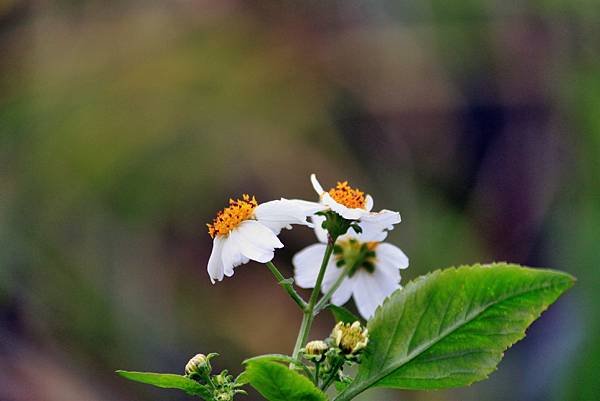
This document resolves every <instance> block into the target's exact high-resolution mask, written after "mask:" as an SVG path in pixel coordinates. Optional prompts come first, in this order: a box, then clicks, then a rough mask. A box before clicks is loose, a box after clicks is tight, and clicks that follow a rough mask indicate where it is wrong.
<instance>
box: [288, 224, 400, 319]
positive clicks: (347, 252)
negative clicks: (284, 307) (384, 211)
mask: <svg viewBox="0 0 600 401" xmlns="http://www.w3.org/2000/svg"><path fill="white" fill-rule="evenodd" d="M315 223H316V222H315ZM315 232H316V234H317V237H318V238H319V240H320V241H321V243H318V244H313V245H310V246H308V247H306V248H304V249H303V250H301V251H300V252H298V253H297V254H296V255H294V258H293V259H292V264H293V265H294V276H295V277H294V281H295V283H296V284H297V285H298V286H299V287H302V288H313V287H314V286H315V282H316V279H317V275H318V274H319V267H320V264H321V261H322V260H323V256H324V255H325V249H326V247H327V246H326V242H327V237H326V233H325V230H323V229H322V228H320V226H319V225H318V224H315ZM378 238H381V235H380V234H377V233H375V232H371V233H370V234H369V233H362V234H361V235H360V236H357V235H355V234H352V233H348V234H346V235H344V236H342V237H340V238H339V239H338V240H337V241H336V244H335V248H334V252H333V254H332V255H331V258H330V259H329V261H328V265H327V268H326V271H325V276H324V278H323V283H322V286H321V291H322V292H323V294H326V293H327V292H328V291H329V290H330V289H331V288H332V287H333V286H334V284H335V283H336V282H337V281H338V279H339V278H340V276H341V275H342V274H347V277H346V278H344V279H343V281H342V282H341V284H340V286H339V287H338V288H337V290H335V292H334V293H333V295H332V296H331V302H332V303H333V304H334V305H338V306H341V305H343V304H345V303H346V302H348V300H349V299H350V297H354V302H355V303H356V307H357V308H358V311H359V313H360V314H361V315H362V316H363V317H364V318H365V319H369V318H371V316H373V313H375V309H377V306H379V305H381V303H382V302H383V300H384V299H385V298H386V297H387V296H389V295H390V294H391V293H393V292H394V291H395V290H397V289H398V288H400V287H401V286H400V269H406V268H407V267H408V264H409V262H408V257H407V256H406V255H405V254H404V252H402V250H401V249H400V248H398V247H397V246H395V245H392V244H388V243H383V242H380V241H379V240H378Z"/></svg>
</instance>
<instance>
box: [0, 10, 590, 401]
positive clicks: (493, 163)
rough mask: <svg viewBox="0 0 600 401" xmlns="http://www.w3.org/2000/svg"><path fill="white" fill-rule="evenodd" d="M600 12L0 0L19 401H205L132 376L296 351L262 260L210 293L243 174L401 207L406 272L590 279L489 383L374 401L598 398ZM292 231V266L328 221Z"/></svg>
mask: <svg viewBox="0 0 600 401" xmlns="http://www.w3.org/2000/svg"><path fill="white" fill-rule="evenodd" d="M598 21H600V7H598V3H597V1H596V0H589V1H586V0H580V1H566V0H537V1H534V0H527V1H521V2H514V3H513V2H504V1H500V0H497V1H475V0H465V1H457V2H447V1H440V0H420V1H413V0H409V1H393V0H387V1H386V0H373V1H360V2H359V1H341V0H339V1H333V0H332V1H325V2H320V1H305V2H295V1H236V0H224V1H219V0H204V1H186V0H178V1H169V2H161V1H132V0H127V1H75V0H69V1H67V0H62V1H56V2H50V1H40V0H37V1H36V0H29V1H27V0H0V400H2V401H25V400H27V401H30V400H48V401H75V400H77V401H81V400H85V401H96V400H98V401H100V400H102V401H104V400H132V399H135V400H160V399H162V400H187V399H188V398H186V397H185V396H181V395H179V394H178V393H172V392H169V391H161V390H155V389H152V388H148V387H145V386H143V385H139V384H135V383H131V382H126V381H125V380H123V379H121V378H119V377H117V376H115V375H114V374H113V371H114V370H115V369H119V368H121V369H130V370H151V371H163V372H168V371H172V372H180V371H182V370H183V366H184V365H185V363H186V361H187V360H188V358H189V357H191V356H192V355H193V354H195V353H197V352H204V353H207V352H219V353H221V354H222V356H221V357H220V358H219V359H217V360H216V363H215V364H216V366H217V368H219V369H222V368H229V369H231V370H232V371H233V372H235V373H237V372H239V371H240V362H241V361H242V360H243V359H244V358H247V357H249V356H253V355H257V354H261V353H269V352H282V353H289V352H290V351H291V347H292V345H293V342H294V339H295V335H296V332H297V329H298V325H299V321H300V316H299V314H298V312H297V311H296V310H295V305H294V304H293V303H292V302H291V301H290V300H289V299H288V298H287V296H286V295H285V294H284V293H283V291H281V290H280V289H279V288H278V287H277V286H276V285H275V284H274V281H273V279H272V277H271V276H270V274H269V272H268V271H267V269H266V268H264V266H261V265H259V264H255V263H252V264H248V265H245V266H243V267H240V268H238V269H237V270H236V275H235V277H234V278H233V279H228V280H225V281H223V282H221V283H218V284H216V285H214V286H213V285H211V284H210V281H209V279H208V276H207V273H206V264H207V260H208V256H209V254H210V249H211V240H210V237H209V236H208V234H207V233H206V227H205V223H207V222H209V221H210V220H211V219H212V218H213V216H214V214H215V212H216V211H217V210H219V209H220V208H222V207H223V206H225V204H226V200H227V199H228V198H229V196H239V195H240V194H241V193H243V192H248V193H251V194H255V195H256V196H257V198H258V200H259V201H267V200H271V199H274V198H278V197H280V196H286V197H299V198H305V199H312V198H314V193H313V191H312V188H311V187H310V184H309V181H308V175H309V173H311V172H316V173H318V175H319V177H320V179H321V181H322V182H323V184H324V185H325V186H329V185H332V184H334V181H335V180H338V179H347V180H350V182H351V183H352V184H353V185H355V186H358V187H359V188H362V189H364V190H367V192H369V193H371V194H373V195H374V197H375V201H376V208H390V209H394V210H399V211H400V212H401V214H402V217H403V222H402V224H401V225H399V226H398V228H397V229H396V230H395V231H394V232H393V233H392V234H391V235H390V240H391V241H392V242H394V243H396V244H397V245H399V246H400V247H401V248H403V249H404V251H405V252H406V253H407V254H408V255H409V257H410V258H411V267H410V268H409V269H408V270H407V271H406V272H405V274H404V278H403V280H410V279H412V278H414V277H416V276H418V275H420V274H423V273H425V272H428V271H430V270H433V269H436V268H440V267H446V266H450V265H458V264H462V263H473V262H477V261H486V262H487V261H494V260H496V261H502V260H507V261H512V262H518V263H523V264H528V265H532V266H545V267H552V268H558V269H562V270H566V271H568V272H570V273H572V274H574V275H576V276H577V277H578V279H579V281H578V283H577V285H576V287H575V288H574V289H573V290H572V291H571V292H570V293H569V294H568V295H567V296H565V297H564V298H562V299H561V300H560V301H559V302H558V303H557V304H556V305H555V306H554V307H553V308H551V309H550V310H549V311H548V312H547V313H546V314H545V315H544V316H543V317H542V319H541V320H540V321H538V322H536V323H535V324H534V325H533V326H532V327H531V329H530V330H529V333H528V337H527V339H526V340H524V341H523V342H521V343H519V344H518V345H516V346H515V347H514V348H513V349H512V350H511V351H510V352H508V353H507V355H506V357H505V359H504V360H503V362H502V363H501V364H500V367H499V370H498V371H497V372H496V373H494V374H493V375H492V376H491V378H490V379H489V380H488V381H485V382H482V383H478V384H475V385H473V386H471V387H470V388H466V389H458V390H451V391H438V392H419V393H416V392H402V391H391V392H388V391H380V390H377V391H369V392H367V393H365V394H364V395H363V396H361V397H360V400H363V401H367V400H373V401H375V400H377V401H385V400H410V401H412V400H415V401H416V400H419V401H421V400H423V401H434V400H440V401H441V400H448V401H450V400H456V401H459V400H473V401H475V400H488V401H495V400H526V401H529V400H532V401H534V400H540V401H542V400H598V399H600V380H598V371H599V370H600V362H599V361H600V312H599V310H598V309H599V305H600V253H599V252H598V247H599V243H600V162H599V159H600V48H599V47H598V43H600V24H599V23H598ZM282 239H283V241H284V243H285V244H286V248H285V249H284V250H282V251H280V252H278V253H277V255H276V262H277V264H278V265H279V266H280V267H281V268H282V269H283V270H285V272H286V274H287V275H291V267H290V265H289V260H290V258H291V256H292V255H293V253H294V252H296V251H298V250H299V249H301V248H302V247H304V246H306V245H308V244H310V243H312V242H314V241H315V239H314V236H313V234H312V233H311V231H310V230H309V229H307V228H302V227H300V228H297V229H295V230H294V231H292V232H285V233H284V234H283V235H282ZM331 326H332V321H331V319H330V318H329V317H328V316H323V317H320V318H319V320H318V322H317V325H316V327H315V330H314V333H313V335H312V337H313V338H318V337H323V336H326V335H327V334H328V332H329V330H330V329H331ZM240 399H244V400H248V401H252V400H258V399H259V397H258V396H257V395H256V393H251V394H250V395H249V396H248V397H245V398H244V397H241V398H240Z"/></svg>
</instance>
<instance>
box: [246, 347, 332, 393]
mask: <svg viewBox="0 0 600 401" xmlns="http://www.w3.org/2000/svg"><path fill="white" fill-rule="evenodd" d="M245 364H246V371H245V373H244V379H245V380H247V381H248V382H249V383H250V385H251V386H252V387H254V388H255V389H256V390H257V391H258V392H259V393H260V394H261V395H262V396H263V397H265V398H266V399H267V400H269V401H326V400H327V397H326V396H325V394H324V393H323V392H322V391H321V390H319V389H318V388H317V387H315V385H314V384H313V383H312V382H311V381H310V380H309V379H308V378H306V377H305V376H302V375H301V374H299V373H296V372H294V371H293V370H290V369H288V367H287V366H284V365H282V364H281V363H279V362H276V361H274V360H272V359H270V358H269V356H268V355H267V356H265V357H264V358H263V357H258V358H252V359H249V360H247V361H245Z"/></svg>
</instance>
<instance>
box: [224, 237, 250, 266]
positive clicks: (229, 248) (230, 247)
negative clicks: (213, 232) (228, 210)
mask: <svg viewBox="0 0 600 401" xmlns="http://www.w3.org/2000/svg"><path fill="white" fill-rule="evenodd" d="M223 242H224V243H223V250H222V252H221V260H222V261H223V272H224V273H225V275H226V276H227V277H231V276H233V268H234V267H237V266H239V265H242V264H244V263H248V260H249V259H248V257H246V256H244V255H242V252H241V250H240V247H239V243H238V242H236V241H233V240H232V238H231V233H229V235H228V236H227V237H225V238H224V239H223Z"/></svg>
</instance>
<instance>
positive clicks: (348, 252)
mask: <svg viewBox="0 0 600 401" xmlns="http://www.w3.org/2000/svg"><path fill="white" fill-rule="evenodd" d="M377 245H379V242H360V241H357V240H355V239H354V238H351V239H349V240H340V241H337V242H336V243H335V246H334V247H333V256H334V258H335V261H336V266H337V267H339V268H345V269H348V276H350V277H352V276H353V275H354V274H355V273H356V272H357V271H358V270H359V269H364V270H365V271H367V272H369V273H373V272H374V271H375V263H376V253H375V250H376V249H377Z"/></svg>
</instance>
